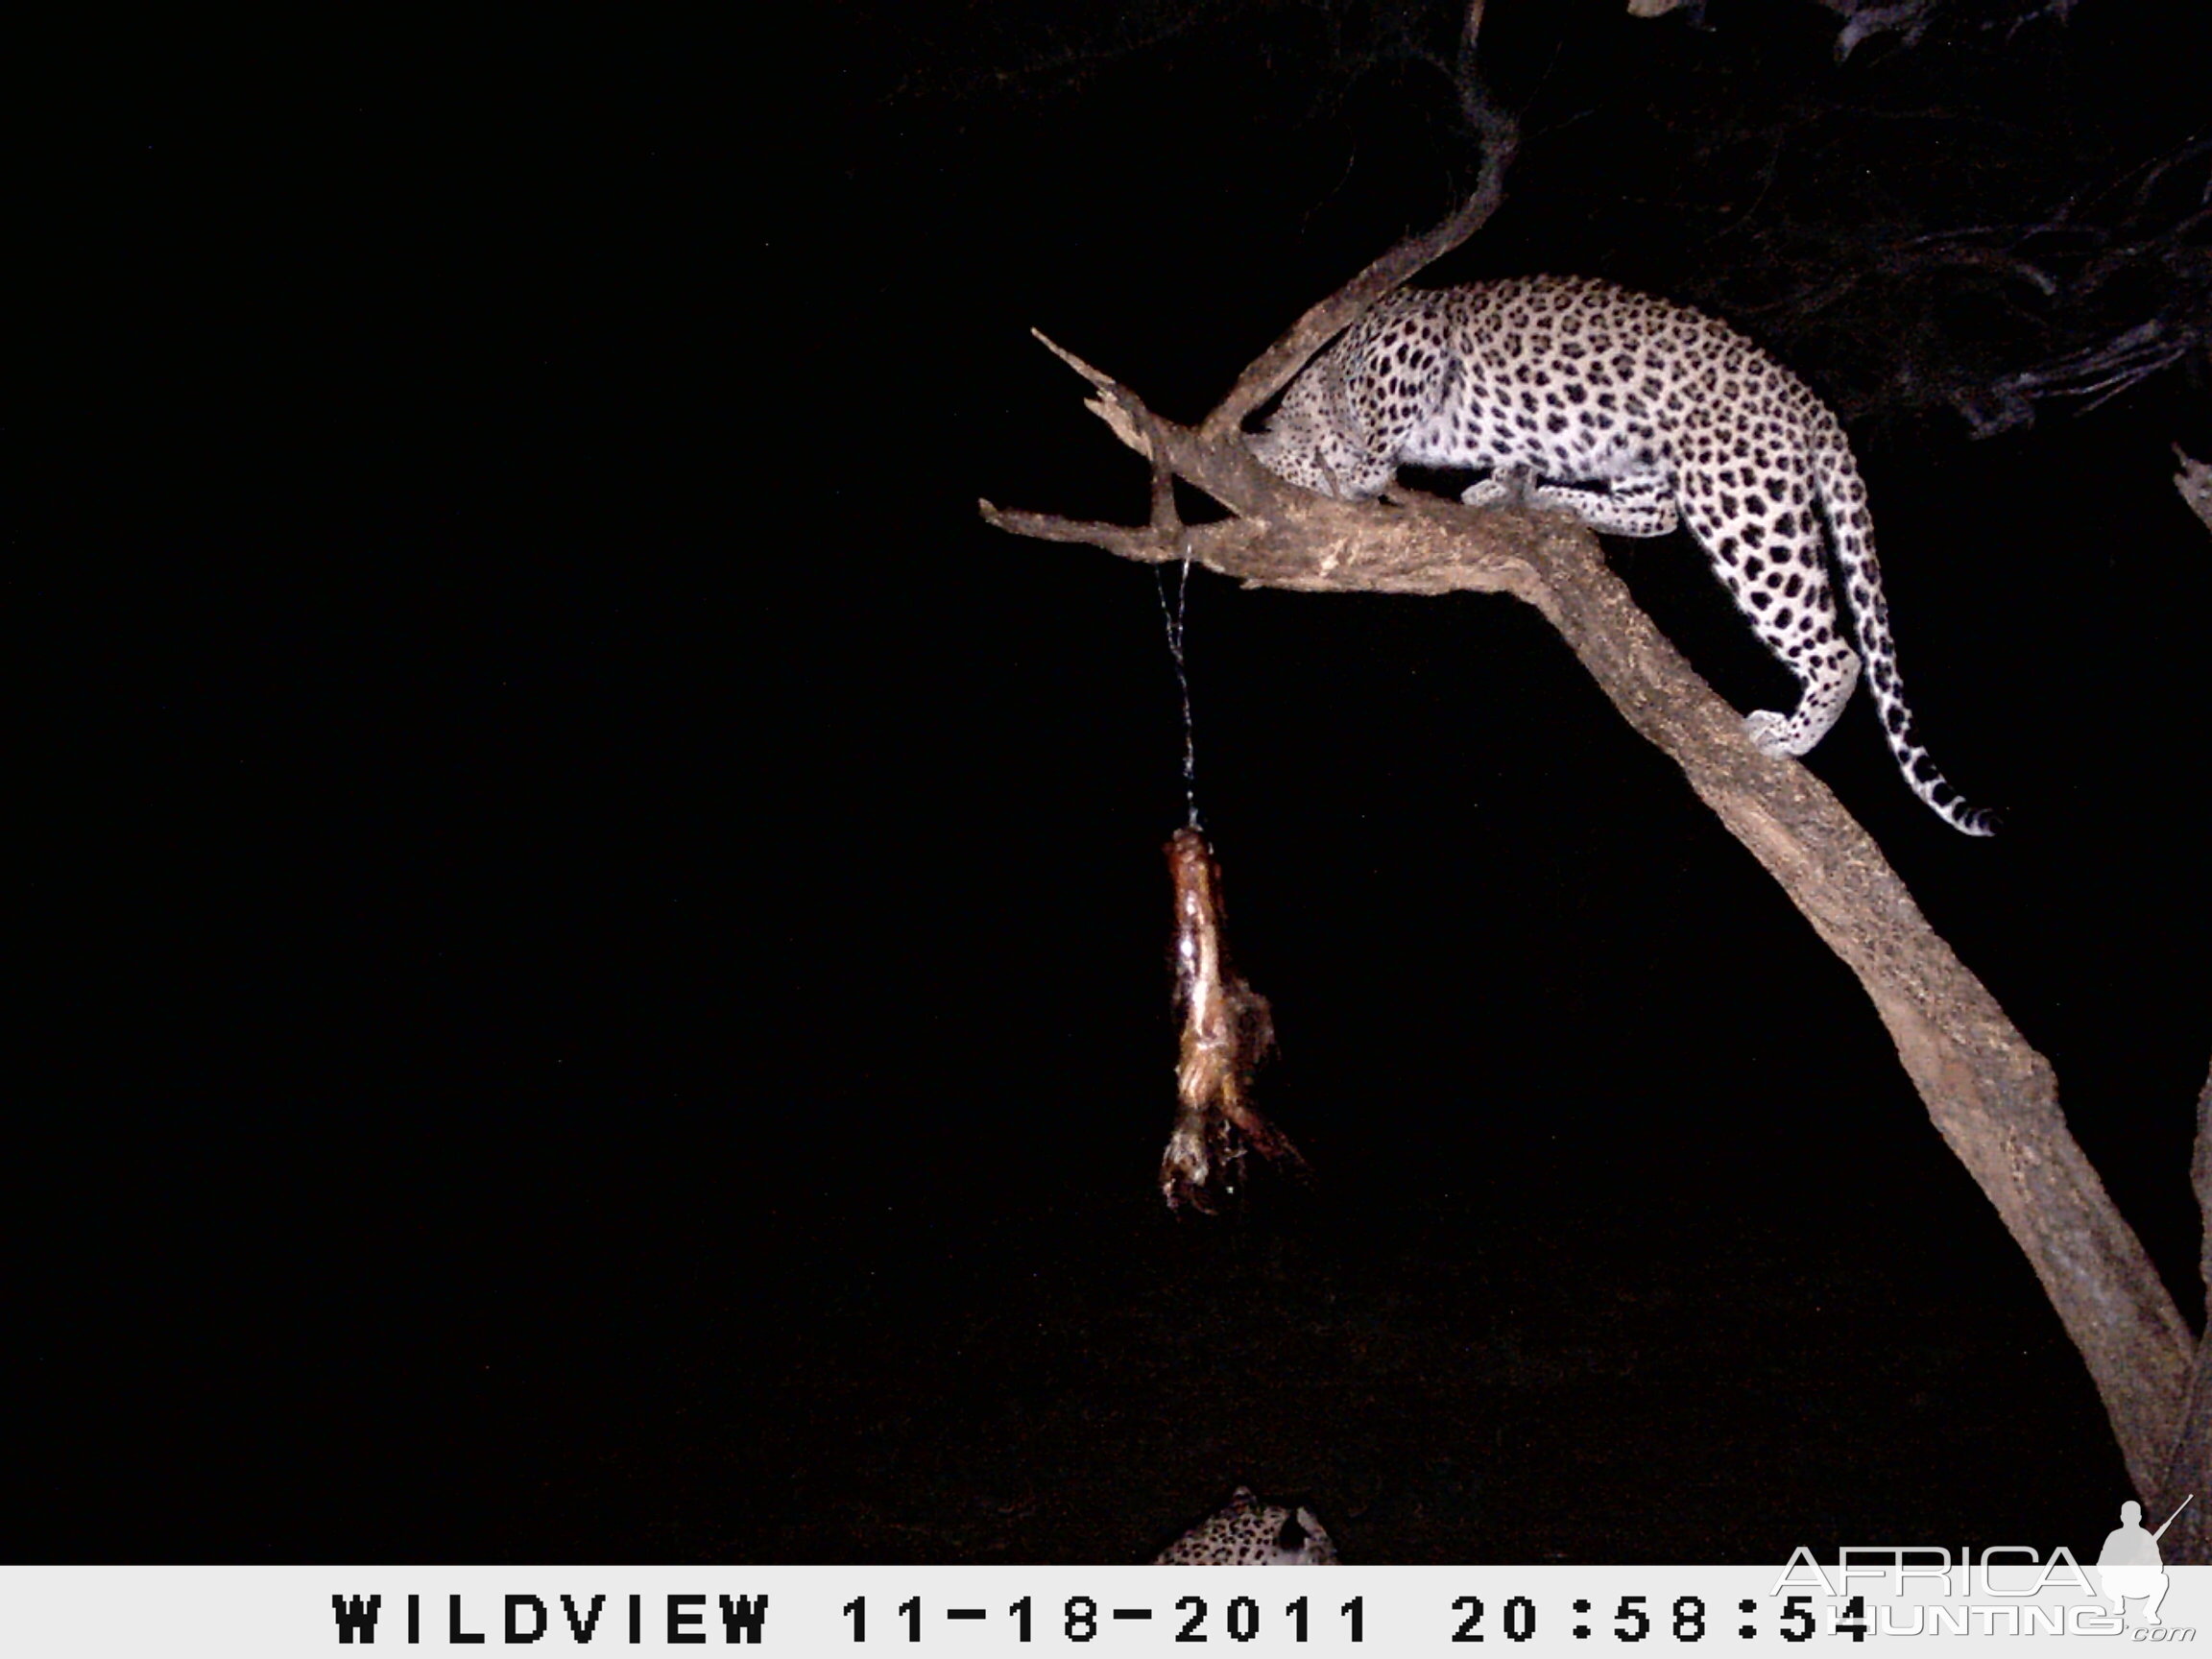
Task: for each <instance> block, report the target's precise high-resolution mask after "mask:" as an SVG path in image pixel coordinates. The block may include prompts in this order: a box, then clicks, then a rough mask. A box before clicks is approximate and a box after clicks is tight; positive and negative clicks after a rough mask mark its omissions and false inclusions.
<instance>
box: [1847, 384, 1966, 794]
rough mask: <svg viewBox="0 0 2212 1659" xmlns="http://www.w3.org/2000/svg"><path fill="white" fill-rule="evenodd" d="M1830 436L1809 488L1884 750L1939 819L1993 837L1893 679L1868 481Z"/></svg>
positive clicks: (1894, 660)
mask: <svg viewBox="0 0 2212 1659" xmlns="http://www.w3.org/2000/svg"><path fill="white" fill-rule="evenodd" d="M1828 437H1829V438H1830V440H1831V442H1828V443H1825V444H1822V445H1820V446H1819V449H1818V451H1817V453H1816V455H1815V460H1814V465H1813V470H1814V487H1815V490H1816V491H1817V492H1818V493H1819V496H1820V506H1821V510H1822V512H1823V513H1825V514H1826V516H1827V518H1828V534H1829V541H1830V544H1831V546H1833V547H1834V549H1835V553H1836V564H1837V566H1838V569H1839V574H1840V575H1841V576H1842V578H1843V591H1844V598H1845V602H1846V603H1847V604H1848V605H1849V607H1850V611H1851V623H1852V627H1853V629H1854V630H1855V631H1856V633H1857V634H1858V637H1859V655H1860V656H1862V657H1863V658H1864V659H1865V660H1866V685H1867V687H1868V689H1869V690H1871V691H1872V693H1873V695H1874V708H1875V711H1876V713H1877V714H1878V715H1879V716H1880V718H1881V721H1882V734H1883V735H1884V736H1885V737H1887V739H1888V741H1889V753H1890V754H1892V755H1894V756H1895V757H1897V765H1898V769H1899V770H1900V771H1902V772H1903V773H1904V774H1905V781H1906V782H1907V783H1908V784H1909V785H1911V790H1912V793H1913V794H1915V795H1917V796H1919V797H1920V799H1921V800H1923V801H1925V802H1927V803H1928V805H1930V806H1932V807H1934V808H1935V810H1936V813H1937V814H1938V815H1939V816H1941V817H1942V819H1943V820H1944V822H1946V823H1947V824H1949V825H1950V826H1951V827H1952V828H1953V829H1960V830H1963V831H1964V832H1965V833H1966V834H1968V835H1990V834H1994V833H1995V832H1996V829H1997V816H1996V814H1995V813H1993V812H1990V811H1988V810H1986V809H1984V808H1982V807H1979V806H1970V805H1967V804H1966V799H1965V797H1964V796H1962V795H1960V793H1959V791H1958V790H1956V789H1954V788H1952V787H1951V784H1950V781H1948V780H1947V779H1945V778H1944V776H1943V774H1942V772H1941V771H1940V770H1939V769H1938V768H1937V766H1936V762H1935V760H1934V759H1933V758H1931V757H1930V756H1929V754H1928V751H1927V749H1926V747H1924V746H1923V745H1922V743H1921V741H1920V736H1919V733H1918V732H1916V731H1915V730H1914V728H1913V724H1912V710H1911V709H1910V708H1908V707H1907V706H1906V703H1905V686H1904V683H1903V682H1902V681H1901V680H1899V678H1898V676H1897V646H1896V642H1895V641H1894V640H1893V639H1892V638H1891V637H1890V635H1889V607H1888V604H1887V601H1886V600H1885V599H1884V598H1883V597H1882V566H1881V565H1880V563H1879V562H1878V561H1877V560H1876V559H1875V557H1874V520H1873V518H1872V517H1871V516H1870V515H1869V514H1868V513H1867V511H1866V486H1865V484H1864V483H1863V481H1862V480H1861V479H1860V476H1859V468H1858V464H1857V463H1856V462H1854V461H1853V460H1852V459H1851V446H1850V445H1849V443H1848V442H1847V441H1846V440H1845V439H1844V436H1843V431H1842V428H1841V427H1840V426H1839V425H1835V424H1833V423H1831V425H1830V430H1829V433H1828Z"/></svg>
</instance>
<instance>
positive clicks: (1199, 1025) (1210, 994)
mask: <svg viewBox="0 0 2212 1659" xmlns="http://www.w3.org/2000/svg"><path fill="white" fill-rule="evenodd" d="M1167 871H1168V874H1169V876H1170V877H1171V878H1173V881H1174V885H1175V1005H1176V1008H1177V1010H1178V1011H1179V1012H1180V1013H1181V1014H1182V1016H1183V1045H1182V1051H1181V1054H1180V1055H1179V1056H1178V1059H1177V1062H1176V1068H1175V1094H1176V1102H1177V1104H1176V1113H1175V1128H1174V1132H1173V1133H1172V1134H1171V1135H1169V1136H1168V1138H1167V1151H1166V1156H1165V1157H1163V1158H1162V1159H1161V1160H1160V1191H1161V1194H1162V1195H1163V1196H1164V1197H1166V1200H1167V1207H1168V1208H1169V1209H1170V1210H1179V1209H1181V1208H1182V1207H1183V1206H1184V1205H1185V1204H1190V1206H1191V1207H1192V1208H1194V1209H1198V1210H1204V1211H1211V1210H1212V1209H1213V1208H1214V1203H1213V1191H1212V1189H1213V1188H1214V1187H1215V1186H1218V1188H1219V1189H1220V1190H1224V1191H1232V1192H1233V1191H1235V1190H1236V1189H1237V1184H1238V1176H1239V1174H1240V1173H1241V1170H1242V1166H1243V1162H1244V1159H1245V1157H1246V1156H1247V1154H1249V1153H1252V1152H1257V1153H1259V1154H1260V1155H1261V1156H1262V1157H1263V1158H1268V1159H1274V1160H1279V1161H1286V1162H1288V1163H1291V1164H1296V1165H1299V1166H1303V1165H1304V1163H1305V1160H1304V1159H1303V1158H1301V1157H1300V1156H1299V1155H1298V1149H1297V1148H1296V1147H1295V1146H1293V1145H1291V1144H1290V1142H1289V1140H1288V1138H1287V1137H1286V1136H1285V1135H1284V1134H1283V1133H1282V1132H1281V1131H1280V1130H1278V1129H1276V1128H1275V1127H1274V1125H1272V1124H1270V1123H1269V1122H1268V1121H1267V1120H1266V1119H1265V1118H1262V1117H1261V1116H1260V1114H1259V1113H1258V1112H1256V1111H1254V1110H1253V1109H1252V1103H1251V1090H1252V1072H1253V1070H1254V1069H1255V1068H1256V1067H1257V1066H1258V1065H1259V1063H1260V1061H1261V1060H1262V1058H1264V1057H1265V1055H1266V1054H1267V1052H1268V1050H1269V1049H1271V1048H1273V1047H1274V1046H1275V1022H1274V1019H1273V1016H1272V1015H1271V1014H1270V1013H1269V1011H1268V1007H1267V998H1264V997H1262V996H1261V995H1260V993H1259V992H1257V991H1255V990H1253V989H1252V987H1251V986H1249V985H1247V984H1246V983H1245V982H1244V981H1243V980H1242V979H1241V978H1239V977H1238V975H1237V973H1236V971H1235V970H1234V969H1233V968H1231V966H1230V965H1229V959H1228V950H1227V947H1226V945H1225V943H1224V941H1223V939H1222V931H1221V868H1220V866H1219V865H1218V864H1216V863H1215V862H1214V852H1213V849H1212V848H1210V847H1209V846H1207V844H1206V837H1205V836H1203V835H1201V834H1200V833H1199V832H1198V831H1197V829H1178V830H1176V831H1175V833H1174V834H1173V835H1172V836H1170V837H1169V838H1168V842H1167Z"/></svg>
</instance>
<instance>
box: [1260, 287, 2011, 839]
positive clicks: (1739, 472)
mask: <svg viewBox="0 0 2212 1659" xmlns="http://www.w3.org/2000/svg"><path fill="white" fill-rule="evenodd" d="M1250 442H1251V445H1252V448H1253V452H1254V453H1255V454H1256V455H1258V456H1259V458H1260V460H1261V461H1262V463H1263V464H1264V465H1265V466H1266V467H1267V468H1268V469H1270V470H1271V471H1274V472H1276V473H1278V474H1280V475H1281V476H1283V477H1284V478H1286V479H1288V480H1289V481H1290V482H1291V483H1293V484H1298V485H1302V486H1304V487H1305V488H1306V489H1309V490H1314V491H1318V492H1320V493H1322V494H1325V495H1334V496H1337V497H1339V498H1340V499H1344V500H1364V499H1366V498H1368V497H1371V496H1373V495H1376V494H1378V493H1381V491H1382V490H1383V486H1385V485H1386V484H1388V483H1389V482H1390V481H1391V479H1392V477H1393V476H1394V475H1395V473H1396V471H1397V469H1398V466H1399V464H1400V463H1402V462H1412V463H1414V464H1416V465H1421V466H1430V467H1456V468H1468V469H1477V468H1487V469H1490V476H1489V477H1487V478H1485V479H1483V480H1481V481H1480V482H1479V483H1477V484H1475V485H1473V486H1472V487H1471V488H1469V489H1468V490H1467V491H1466V492H1465V493H1463V495H1462V496H1461V499H1462V500H1464V501H1466V502H1468V503H1469V504H1471V505H1474V506H1487V505H1492V504H1497V503H1502V502H1509V501H1514V500H1519V499H1523V498H1526V499H1527V500H1528V501H1529V502H1530V503H1531V504H1532V505H1535V506H1539V507H1551V508H1559V509H1563V510H1565V511H1566V512H1569V513H1573V514H1575V516H1576V517H1579V518H1581V519H1582V521H1583V522H1584V523H1586V524H1588V525H1589V526H1590V527H1591V528H1592V529H1594V530H1601V531H1606V532H1609V533H1611V534H1613V535H1616V536H1664V535H1666V534H1667V533H1668V532H1669V531H1671V530H1672V529H1673V528H1674V527H1675V525H1676V523H1677V522H1680V523H1682V524H1685V525H1687V526H1688V527H1689V530H1690V533H1691V535H1692V536H1693V537H1695V539H1696V541H1697V543H1698V545H1699V546H1700V547H1702V548H1703V549H1704V551H1705V556H1706V558H1707V559H1708V560H1710V561H1711V563H1712V565H1713V570H1714V574H1716V575H1717V576H1719V578H1720V581H1721V582H1722V584H1723V585H1724V586H1726V588H1727V589H1728V591H1729V593H1730V595H1731V596H1732V597H1733V598H1734V599H1735V601H1736V603H1737V605H1738V607H1739V608H1740V609H1742V611H1743V614H1744V615H1745V616H1747V617H1748V618H1749V619H1750V622H1751V627H1752V630H1753V631H1754V632H1755V633H1756V634H1757V635H1758V636H1759V637H1760V639H1761V640H1762V641H1763V642H1764V643H1765V644H1766V646H1767V649H1768V650H1769V651H1771V652H1773V653H1774V655H1775V656H1776V657H1778V658H1779V659H1781V661H1782V664H1783V666H1785V667H1786V668H1788V669H1789V670H1790V671H1791V674H1793V675H1795V676H1796V678H1797V680H1798V682H1799V685H1801V687H1802V690H1801V691H1800V693H1799V697H1798V702H1797V707H1796V709H1795V710H1794V711H1792V712H1791V713H1788V714H1783V713H1778V712H1776V711H1774V710H1772V709H1760V710H1758V711H1757V712H1755V713H1753V714H1751V715H1749V716H1747V717H1746V718H1745V720H1744V723H1743V724H1744V730H1745V732H1746V733H1747V734H1748V735H1749V736H1750V738H1751V741H1752V742H1753V743H1755V744H1756V745H1757V746H1758V747H1759V748H1760V749H1761V750H1762V751H1763V752H1764V753H1766V754H1768V755H1802V754H1804V753H1805V752H1806V751H1807V750H1809V749H1811V748H1812V747H1813V745H1814V744H1815V743H1817V742H1819V741H1820V739H1821V738H1822V737H1824V736H1826V735H1827V733H1828V730H1829V728H1830V727H1832V726H1834V725H1835V724H1836V720H1837V717H1838V716H1839V715H1840V714H1841V713H1842V712H1843V705H1844V704H1845V703H1846V702H1848V701H1849V700H1850V696H1851V692H1852V689H1853V688H1854V687H1855V686H1856V685H1858V683H1859V668H1860V653H1863V654H1864V657H1865V661H1866V664H1867V669H1868V675H1867V677H1868V680H1869V682H1870V683H1871V685H1872V687H1873V692H1874V703H1875V707H1876V708H1877V709H1879V711H1880V714H1881V720H1882V730H1883V732H1884V733H1885V734H1886V735H1887V739H1888V742H1889V749H1890V753H1891V754H1892V755H1894V756H1895V757H1896V759H1897V764H1898V765H1899V766H1900V767H1901V768H1902V769H1903V771H1904V773H1905V779H1906V781H1907V782H1908V783H1909V784H1910V785H1911V788H1912V791H1913V793H1914V794H1916V795H1918V796H1919V797H1920V799H1921V800H1923V801H1925V802H1926V803H1927V804H1928V805H1930V806H1932V807H1934V808H1935V809H1936V812H1937V813H1939V814H1940V815H1941V816H1942V817H1943V818H1944V819H1945V820H1946V821H1948V822H1949V823H1950V824H1952V825H1953V826H1955V827H1956V828H1958V829H1962V830H1964V831H1965V832H1966V833H1967V834H1969V835H1986V834H1988V833H1989V832H1990V831H1991V830H1992V829H1994V828H1995V821H1994V819H1993V818H1992V817H1991V815H1990V814H1989V813H1987V812H1984V811H1981V810H1978V809H1976V808H1975V807H1972V806H1969V805H1967V804H1966V802H1965V801H1964V800H1963V799H1961V798H1960V794H1959V792H1958V791H1957V790H1955V789H1953V788H1952V787H1951V785H1950V784H1949V783H1948V782H1946V781H1944V778H1943V774H1942V773H1941V772H1939V771H1938V770H1937V769H1936V762H1935V761H1934V760H1932V759H1931V758H1930V757H1929V755H1928V751H1927V750H1926V749H1925V748H1923V747H1922V746H1921V744H1920V741H1919V738H1918V737H1917V735H1916V734H1915V733H1914V731H1913V726H1912V714H1911V709H1908V708H1907V707H1906V704H1905V694H1904V690H1903V687H1902V686H1901V685H1900V684H1899V682H1898V678H1897V655H1896V650H1895V647H1894V645H1893V644H1892V642H1891V640H1890V637H1889V618H1888V610H1887V606H1886V604H1885V603H1884V601H1883V597H1882V572H1881V566H1880V565H1877V564H1876V563H1875V559H1874V526H1873V522H1872V520H1871V518H1869V517H1868V516H1867V512H1866V489H1865V486H1864V485H1863V483H1862V482H1861V481H1860V477H1859V468H1858V465H1857V463H1856V462H1854V461H1853V459H1852V457H1851V446H1850V445H1849V443H1848V442H1847V441H1846V440H1845V438H1844V436H1843V428H1842V427H1841V426H1840V425H1839V423H1838V421H1837V420H1836V417H1835V416H1834V415H1833V414H1831V413H1830V412H1829V410H1828V409H1827V407H1826V406H1825V405H1823V404H1822V403H1821V402H1820V400H1819V399H1818V398H1816V397H1814V396H1813V394H1812V393H1811V392H1809V391H1807V390H1806V389H1805V386H1804V384H1803V383H1802V382H1801V381H1799V380H1798V378H1797V377H1796V376H1795V375H1794V374H1792V373H1790V371H1789V370H1787V369H1785V368H1783V367H1782V365H1781V364H1779V363H1777V362H1775V361H1774V359H1773V358H1771V357H1769V356H1767V353H1766V352H1764V351H1762V350H1760V349H1759V348H1758V347H1756V346H1754V345H1752V344H1751V342H1750V341H1748V340H1746V339H1744V338H1743V336H1742V335H1741V334H1738V333H1737V332H1736V331H1735V330H1734V329H1732V328H1730V327H1728V326H1727V325H1725V324H1723V323H1719V322H1717V321H1716V320H1714V319H1713V318H1711V317H1708V316H1706V315H1705V314H1704V313H1702V312H1700V311H1694V310H1692V309H1691V308H1690V307H1688V306H1687V305H1677V304H1675V303H1673V302H1672V301H1667V300H1660V299H1655V298H1653V297H1652V296H1650V295H1647V294H1634V293H1630V292H1629V291H1628V290H1626V289H1623V288H1617V287H1615V286H1614V285H1613V284H1611V283H1610V282H1600V281H1598V280H1596V279H1595V278H1592V277H1587V276H1517V277H1510V278H1507V279H1505V280H1503V281H1497V282H1477V283H1472V284H1470V285H1468V286H1466V287H1461V288H1437V289H1416V288H1405V289H1400V290H1399V291H1397V292H1396V293H1394V294H1391V295H1389V296H1388V297H1387V298H1385V299H1383V301H1379V302H1378V303H1377V304H1376V305H1375V306H1374V307H1373V308H1372V309H1371V310H1369V311H1368V312H1367V314H1366V315H1365V316H1364V317H1362V318H1361V319H1360V320H1359V321H1358V323H1356V324H1354V325H1352V327H1351V328H1350V329H1349V330H1347V331H1346V333H1345V334H1344V335H1343V337H1342V338H1341V339H1339V340H1338V341H1337V342H1336V344H1335V345H1334V346H1333V347H1331V348H1330V349H1328V350H1327V351H1326V352H1324V353H1323V354H1322V355H1321V356H1320V357H1318V358H1316V359H1315V360H1314V361H1313V362H1312V363H1311V364H1310V366H1309V367H1308V368H1307V369H1306V372H1305V373H1302V374H1301V375H1300V376H1299V377H1298V379H1297V380H1296V381H1295V382H1293V383H1292V385H1291V387H1290V390H1289V391H1288V392H1287V393H1286V394H1285V396H1284V398H1283V401H1282V404H1281V406H1280V407H1279V408H1278V409H1277V410H1276V412H1275V415H1274V417H1273V419H1272V420H1271V421H1269V422H1268V423H1267V425H1266V426H1265V428H1264V429H1263V430H1262V431H1259V432H1255V433H1253V434H1252V435H1251V437H1250ZM1547 479H1550V480H1555V482H1551V483H1547V482H1544V480H1547ZM1823 523H1824V524H1825V525H1826V529H1827V538H1826V542H1827V543H1828V544H1832V545H1833V547H1834V550H1835V557H1836V563H1837V565H1838V567H1839V570H1840V572H1841V575H1842V578H1843V585H1844V589H1845V590H1846V591H1847V592H1848V593H1849V595H1850V600H1851V615H1852V618H1853V620H1854V622H1855V623H1856V625H1857V637H1858V646H1859V650H1858V651H1857V652H1855V651H1853V650H1852V648H1851V645H1850V643H1849V642H1848V641H1847V640H1846V639H1845V637H1843V635H1842V632H1841V630H1840V629H1839V625H1838V620H1837V614H1836V600H1835V596H1834V594H1833V592H1832V591H1831V589H1830V586H1829V572H1828V565H1827V561H1826V558H1825V556H1824V541H1823V537H1822V533H1821V532H1822V525H1823Z"/></svg>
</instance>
